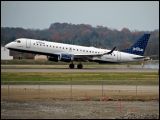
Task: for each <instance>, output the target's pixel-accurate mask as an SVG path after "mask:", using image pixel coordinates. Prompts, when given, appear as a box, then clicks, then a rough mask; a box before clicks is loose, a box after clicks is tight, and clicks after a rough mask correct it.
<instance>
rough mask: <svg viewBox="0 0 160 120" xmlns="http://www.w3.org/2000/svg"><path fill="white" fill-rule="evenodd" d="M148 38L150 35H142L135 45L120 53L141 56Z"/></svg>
mask: <svg viewBox="0 0 160 120" xmlns="http://www.w3.org/2000/svg"><path fill="white" fill-rule="evenodd" d="M149 37H150V34H144V35H143V36H142V37H141V38H140V39H139V40H138V41H137V42H136V43H135V44H133V45H132V46H131V47H130V48H128V49H124V50H122V52H126V53H130V54H136V55H141V56H143V55H144V52H145V48H146V46H147V43H148V40H149Z"/></svg>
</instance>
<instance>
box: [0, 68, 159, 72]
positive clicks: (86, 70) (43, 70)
mask: <svg viewBox="0 0 160 120" xmlns="http://www.w3.org/2000/svg"><path fill="white" fill-rule="evenodd" d="M1 72H158V70H157V69H147V68H84V69H69V68H53V69H51V68H48V69H46V68H38V69H37V68H36V69H34V68H32V69H30V68H18V69H17V68H16V69H15V68H12V69H11V68H9V69H3V68H1Z"/></svg>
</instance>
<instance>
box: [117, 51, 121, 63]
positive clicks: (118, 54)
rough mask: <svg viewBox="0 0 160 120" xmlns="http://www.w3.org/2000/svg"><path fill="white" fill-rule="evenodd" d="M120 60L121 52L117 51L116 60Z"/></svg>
mask: <svg viewBox="0 0 160 120" xmlns="http://www.w3.org/2000/svg"><path fill="white" fill-rule="evenodd" d="M120 61H121V52H119V51H117V62H120Z"/></svg>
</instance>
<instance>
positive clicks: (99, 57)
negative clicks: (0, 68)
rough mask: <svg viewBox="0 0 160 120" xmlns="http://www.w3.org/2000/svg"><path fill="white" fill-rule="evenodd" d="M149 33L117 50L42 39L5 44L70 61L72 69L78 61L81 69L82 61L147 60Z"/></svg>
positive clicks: (50, 58)
mask: <svg viewBox="0 0 160 120" xmlns="http://www.w3.org/2000/svg"><path fill="white" fill-rule="evenodd" d="M149 37H150V34H147V33H146V34H144V35H143V36H142V37H141V38H140V39H138V41H137V42H136V43H134V44H133V45H132V46H131V47H130V48H127V49H124V50H121V51H118V50H116V47H114V48H113V49H112V50H108V49H101V48H96V47H92V46H91V47H87V46H79V45H71V44H64V43H57V42H49V41H44V40H36V39H28V38H19V39H16V40H15V41H13V42H10V43H8V44H7V45H5V47H6V48H8V49H10V50H15V51H20V52H27V53H33V54H41V55H47V58H48V60H49V61H56V62H58V61H64V62H70V64H69V68H70V69H74V68H75V65H74V63H73V62H74V61H78V62H79V63H78V65H77V68H78V69H82V68H83V65H82V62H83V61H84V62H86V61H89V62H98V63H122V62H134V61H144V60H149V59H150V58H149V57H145V56H143V55H144V52H145V48H146V46H147V43H148V40H149Z"/></svg>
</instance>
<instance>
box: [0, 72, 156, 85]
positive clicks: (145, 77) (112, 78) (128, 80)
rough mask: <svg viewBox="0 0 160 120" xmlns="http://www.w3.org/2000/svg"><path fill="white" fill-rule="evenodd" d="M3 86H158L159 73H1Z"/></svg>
mask: <svg viewBox="0 0 160 120" xmlns="http://www.w3.org/2000/svg"><path fill="white" fill-rule="evenodd" d="M1 83H2V84H8V83H12V84H64V85H66V84H79V85H88V84H91V85H98V84H107V85H120V84H123V85H158V84H159V78H158V73H157V72H150V73H148V72H147V73H146V72H144V73H143V72H141V73H137V72H133V73H128V72H124V73H121V72H120V73H117V72H116V73H114V72H109V73H102V72H97V73H92V72H85V73H83V72H76V73H71V72H56V73H42V72H35V73H33V72H27V73H26V72H24V73H23V72H21V73H13V72H1Z"/></svg>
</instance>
